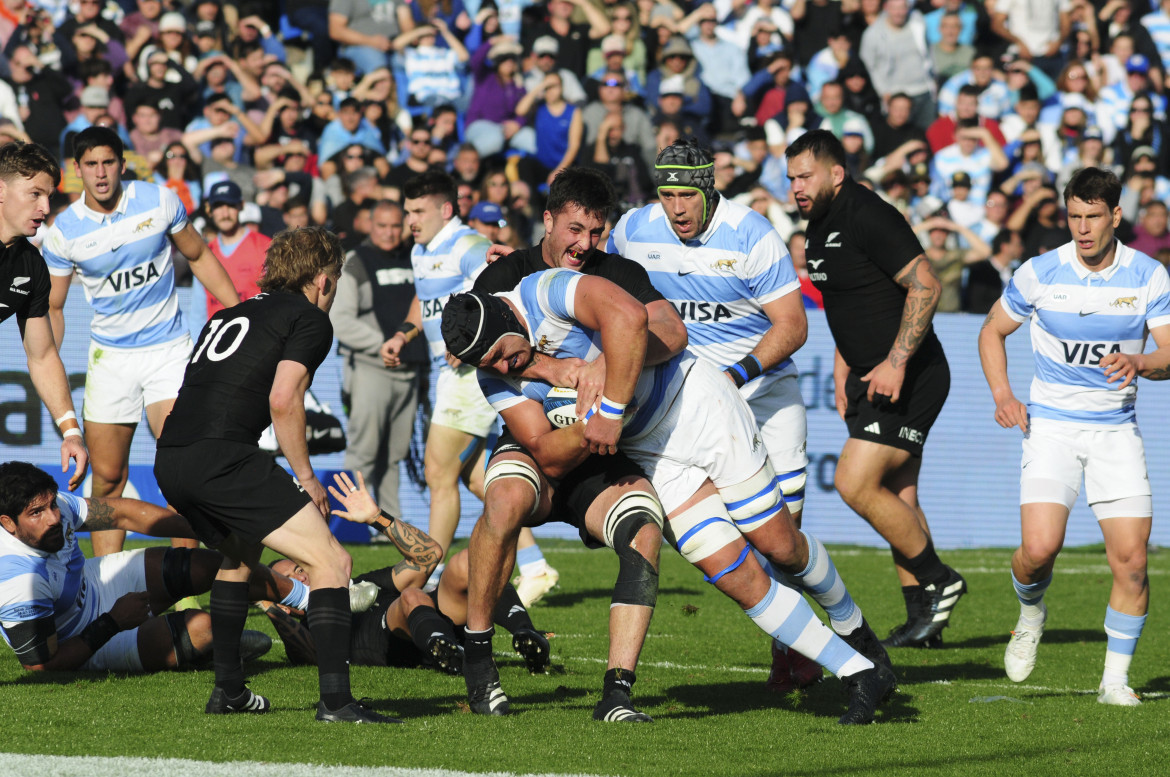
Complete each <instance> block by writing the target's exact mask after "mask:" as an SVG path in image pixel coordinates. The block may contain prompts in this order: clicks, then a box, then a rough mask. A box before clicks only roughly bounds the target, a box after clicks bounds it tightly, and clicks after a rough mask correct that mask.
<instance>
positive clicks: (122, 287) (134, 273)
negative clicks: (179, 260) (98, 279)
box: [106, 262, 161, 294]
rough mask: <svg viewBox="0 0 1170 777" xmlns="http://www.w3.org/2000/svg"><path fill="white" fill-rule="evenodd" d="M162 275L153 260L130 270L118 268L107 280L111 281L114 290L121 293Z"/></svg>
mask: <svg viewBox="0 0 1170 777" xmlns="http://www.w3.org/2000/svg"><path fill="white" fill-rule="evenodd" d="M160 275H161V273H160V272H159V271H158V268H157V267H155V266H154V263H153V262H150V263H147V264H143V265H139V266H138V267H131V268H130V269H129V270H118V271H116V272H114V273H113V274H111V275H110V277H109V278H107V279H106V280H107V281H109V283H110V286H111V287H113V289H114V292H115V293H118V294H120V293H122V292H124V291H130V290H131V289H137V288H138V287H140V286H145V285H146V284H148V283H150V282H151V281H153V280H154V279H155V278H158V277H159V276H160Z"/></svg>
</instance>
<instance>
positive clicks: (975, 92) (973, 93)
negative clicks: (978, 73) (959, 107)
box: [959, 84, 983, 98]
mask: <svg viewBox="0 0 1170 777" xmlns="http://www.w3.org/2000/svg"><path fill="white" fill-rule="evenodd" d="M959 94H965V95H967V96H968V97H976V98H977V97H979V95H981V94H983V90H982V89H980V88H979V87H978V86H976V85H975V84H963V85H962V86H960V87H959Z"/></svg>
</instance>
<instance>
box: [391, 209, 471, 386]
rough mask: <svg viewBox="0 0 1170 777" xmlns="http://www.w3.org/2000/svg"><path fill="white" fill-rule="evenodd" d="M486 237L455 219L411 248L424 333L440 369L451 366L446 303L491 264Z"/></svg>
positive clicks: (433, 362) (466, 287) (469, 288)
mask: <svg viewBox="0 0 1170 777" xmlns="http://www.w3.org/2000/svg"><path fill="white" fill-rule="evenodd" d="M490 245H491V243H490V242H489V241H488V239H487V238H486V237H484V236H483V235H481V234H479V233H478V232H476V231H475V230H474V229H472V228H471V227H469V226H467V225H465V224H464V223H463V222H462V221H460V220H459V217H458V216H456V217H455V218H453V219H451V220H450V221H449V222H447V224H446V225H445V226H444V227H443V228H442V229H440V230H439V231H438V232H437V233H436V234H435V236H434V237H433V238H432V239H431V242H429V243H427V244H426V245H425V246H423V245H415V247H414V248H412V249H411V251H410V261H411V263H412V264H413V265H414V290H415V293H416V294H418V302H419V306H420V307H421V309H422V322H423V333H424V334H425V335H426V336H427V345H428V346H429V347H430V349H431V362H432V364H434V365H435V366H437V367H439V368H440V369H445V368H446V366H447V356H446V355H447V346H446V345H444V343H443V333H442V331H440V324H442V321H443V306H444V305H446V304H447V300H448V299H449V298H450V297H451V295H452V294H459V293H461V292H464V291H471V287H472V286H473V285H474V284H475V279H476V278H478V277H479V274H480V273H481V272H483V271H484V268H486V267H487V250H488V246H490Z"/></svg>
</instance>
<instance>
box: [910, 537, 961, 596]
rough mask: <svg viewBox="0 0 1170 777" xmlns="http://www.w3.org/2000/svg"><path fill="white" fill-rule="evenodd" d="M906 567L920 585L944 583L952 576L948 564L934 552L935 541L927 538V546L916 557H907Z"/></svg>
mask: <svg viewBox="0 0 1170 777" xmlns="http://www.w3.org/2000/svg"><path fill="white" fill-rule="evenodd" d="M906 567H907V568H908V569H909V570H910V573H911V574H912V575H914V577H915V578H917V580H918V582H919V584H920V585H930V584H931V583H944V582H946V579H947V578H948V577H950V572H949V571H948V570H947V566H946V564H944V563H942V561H941V560H940V559H939V557H938V554H937V553H935V552H934V543H933V542H931V540H930V538H929V537H928V538H927V539H926V547H925V548H923V549H922V552H921V553H919V554H918V555H917V556H915V557H914V558H907V559H906Z"/></svg>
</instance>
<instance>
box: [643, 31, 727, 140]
mask: <svg viewBox="0 0 1170 777" xmlns="http://www.w3.org/2000/svg"><path fill="white" fill-rule="evenodd" d="M659 59H660V61H661V62H662V64H661V65H660V66H659V67H658V68H656V69H655V70H654V71H653V72H651V73H650V75H648V76H646V104H647V105H657V104H658V95H659V87H660V85H661V83H662V82H663V81H664V80H666V79H668V78H675V80H674V81H672V82H671V84H672V86H673V85H675V84H677V83H679V79H681V82H682V93H683V111H684V112H685V113H688V114H690V115H692V116H697V117H700V118H702V119H703V120H704V121H705V120H706V119H707V118H708V117H710V116H711V110H712V108H711V92H710V90H709V89H707V86H706V84H704V83H703V82H702V81H701V80H700V79H699V78H698V76H697V75H696V71H697V70H698V64H697V63H696V62H695V56H694V52H693V51H692V50H691V44H689V43H687V40H686V38H684V37H682V36H681V35H675V36H674V37H672V38H671V39H670V40H669V41H667V42H666V45H665V46H663V47H662V50H661V51H660V52H659Z"/></svg>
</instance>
